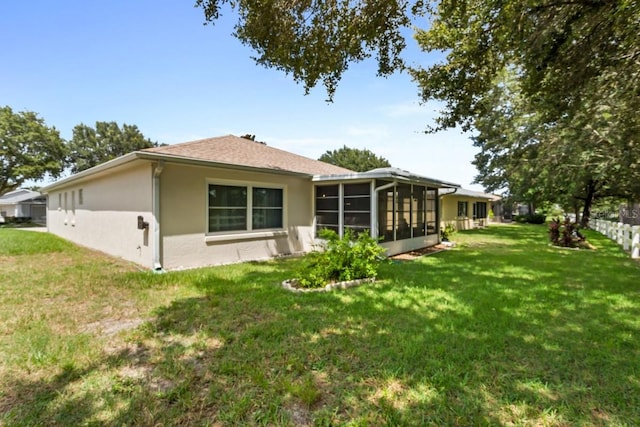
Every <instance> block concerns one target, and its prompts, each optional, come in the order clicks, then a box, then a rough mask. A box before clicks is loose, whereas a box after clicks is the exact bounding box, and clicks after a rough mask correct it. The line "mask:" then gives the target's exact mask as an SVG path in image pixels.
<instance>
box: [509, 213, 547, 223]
mask: <svg viewBox="0 0 640 427" xmlns="http://www.w3.org/2000/svg"><path fill="white" fill-rule="evenodd" d="M513 220H514V221H515V222H517V223H520V224H544V223H545V221H546V220H547V217H546V215H544V214H527V215H516V216H514V217H513Z"/></svg>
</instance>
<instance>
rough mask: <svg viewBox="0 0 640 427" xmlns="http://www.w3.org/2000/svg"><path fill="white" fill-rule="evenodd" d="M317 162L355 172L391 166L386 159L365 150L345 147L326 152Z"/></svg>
mask: <svg viewBox="0 0 640 427" xmlns="http://www.w3.org/2000/svg"><path fill="white" fill-rule="evenodd" d="M318 160H320V161H322V162H326V163H331V164H332V165H336V166H340V167H343V168H346V169H351V170H353V171H356V172H365V171H368V170H371V169H376V168H387V167H390V166H391V164H389V161H388V160H387V159H385V158H383V157H378V156H376V155H375V154H373V153H372V152H371V151H369V150H367V149H364V150H360V149H358V148H349V147H347V146H346V145H345V146H343V147H342V148H340V149H338V150H328V151H327V152H325V153H324V154H323V155H322V156H320V158H319V159H318Z"/></svg>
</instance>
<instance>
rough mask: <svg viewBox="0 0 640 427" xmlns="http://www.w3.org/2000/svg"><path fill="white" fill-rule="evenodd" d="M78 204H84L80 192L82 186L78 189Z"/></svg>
mask: <svg viewBox="0 0 640 427" xmlns="http://www.w3.org/2000/svg"><path fill="white" fill-rule="evenodd" d="M78 204H79V205H82V204H84V195H83V192H82V188H81V189H79V190H78Z"/></svg>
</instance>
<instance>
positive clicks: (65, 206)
mask: <svg viewBox="0 0 640 427" xmlns="http://www.w3.org/2000/svg"><path fill="white" fill-rule="evenodd" d="M64 210H65V211H66V210H67V192H66V191H65V192H64Z"/></svg>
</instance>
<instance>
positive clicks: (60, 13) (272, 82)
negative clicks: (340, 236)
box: [0, 0, 482, 190]
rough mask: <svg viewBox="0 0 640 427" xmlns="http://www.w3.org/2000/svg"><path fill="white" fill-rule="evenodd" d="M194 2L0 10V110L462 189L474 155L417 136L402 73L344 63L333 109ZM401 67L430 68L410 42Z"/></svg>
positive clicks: (415, 108)
mask: <svg viewBox="0 0 640 427" xmlns="http://www.w3.org/2000/svg"><path fill="white" fill-rule="evenodd" d="M192 4H193V2H191V1H190V0H186V1H167V0H165V1H157V0H135V1H130V0H109V1H107V0H96V1H87V0H82V1H80V0H60V1H56V2H54V1H49V0H33V1H28V2H27V1H5V2H1V3H0V39H2V40H3V41H4V43H3V48H2V50H1V51H0V105H9V106H11V107H12V108H13V109H14V111H23V110H30V111H35V112H37V113H38V114H40V116H41V117H43V118H44V119H45V121H46V123H47V124H48V125H51V126H55V127H56V128H57V129H58V130H60V133H61V135H62V136H63V137H64V138H66V139H69V138H71V131H72V129H73V127H74V126H75V125H77V124H79V123H85V124H88V125H94V124H95V122H96V121H117V122H118V123H119V124H122V123H128V124H135V125H137V126H138V127H139V128H140V130H141V131H142V132H143V133H144V134H145V136H147V137H149V138H151V139H152V140H154V141H158V142H164V143H168V144H172V143H177V142H184V141H189V140H193V139H198V138H206V137H211V136H219V135H225V134H230V133H231V134H235V135H243V134H246V133H251V134H255V135H256V137H257V139H259V140H261V141H265V142H266V143H267V144H268V145H270V146H273V147H277V148H280V149H284V150H288V151H291V152H294V153H297V154H301V155H304V156H308V157H311V158H318V157H319V156H320V155H322V154H323V153H324V152H326V151H327V150H334V149H338V148H340V147H342V146H343V145H347V146H348V147H353V148H361V149H364V148H366V149H369V150H371V151H373V152H374V153H376V154H377V155H379V156H382V157H385V158H387V159H388V160H389V161H390V162H391V164H392V166H395V167H399V168H402V169H406V170H409V171H411V172H414V173H417V174H421V175H425V176H430V177H434V178H439V179H443V180H447V181H452V182H456V183H459V184H462V185H463V186H465V187H467V188H471V189H478V190H481V189H482V188H481V187H480V186H478V185H471V181H473V178H474V176H475V175H476V173H477V172H476V170H475V167H474V166H473V165H472V164H471V161H472V160H473V156H474V154H475V153H476V152H477V149H476V148H474V147H473V146H472V143H471V141H470V140H469V138H468V135H463V134H461V133H460V132H459V131H458V130H451V131H448V132H441V133H438V134H435V135H427V134H425V133H424V132H423V130H424V129H425V128H426V126H427V125H428V124H430V123H432V120H433V117H434V116H435V114H436V107H435V104H427V105H421V104H420V102H419V97H418V89H417V86H416V85H415V84H414V83H413V82H412V81H411V79H410V78H409V76H408V75H406V74H397V75H394V76H392V77H389V78H386V79H384V78H380V77H376V64H375V63H374V62H373V61H367V62H365V63H362V64H357V65H353V66H352V67H351V68H350V70H349V71H348V72H347V74H346V75H345V76H344V77H343V79H342V81H341V83H340V86H339V87H338V91H337V93H336V95H335V99H334V102H333V103H326V102H325V99H326V92H325V91H324V88H322V87H318V88H316V89H314V90H313V91H312V93H311V94H310V95H307V96H305V95H304V90H303V88H302V86H299V85H297V84H295V83H294V82H293V80H292V79H291V78H290V77H289V76H287V75H285V74H283V73H281V72H279V71H275V70H269V69H266V68H263V67H261V66H258V65H256V64H255V63H254V62H253V60H252V59H251V55H252V51H251V50H250V49H249V48H247V47H245V46H243V45H242V44H240V42H239V41H237V40H236V39H235V38H233V37H232V36H231V33H232V27H233V25H234V24H235V18H234V17H233V16H231V15H230V14H227V15H224V16H222V18H221V20H220V21H218V22H217V23H216V24H215V25H214V26H211V25H206V26H205V25H203V22H204V15H203V13H202V11H201V10H200V9H197V8H194V7H192ZM409 43H410V44H411V45H410V46H409V49H408V50H407V54H406V58H407V59H408V60H409V61H410V62H416V63H417V62H419V63H422V64H425V63H428V61H429V60H430V58H429V57H428V56H426V55H425V54H423V53H421V52H419V51H418V49H417V48H416V47H415V42H414V41H413V40H412V39H410V40H409Z"/></svg>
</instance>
